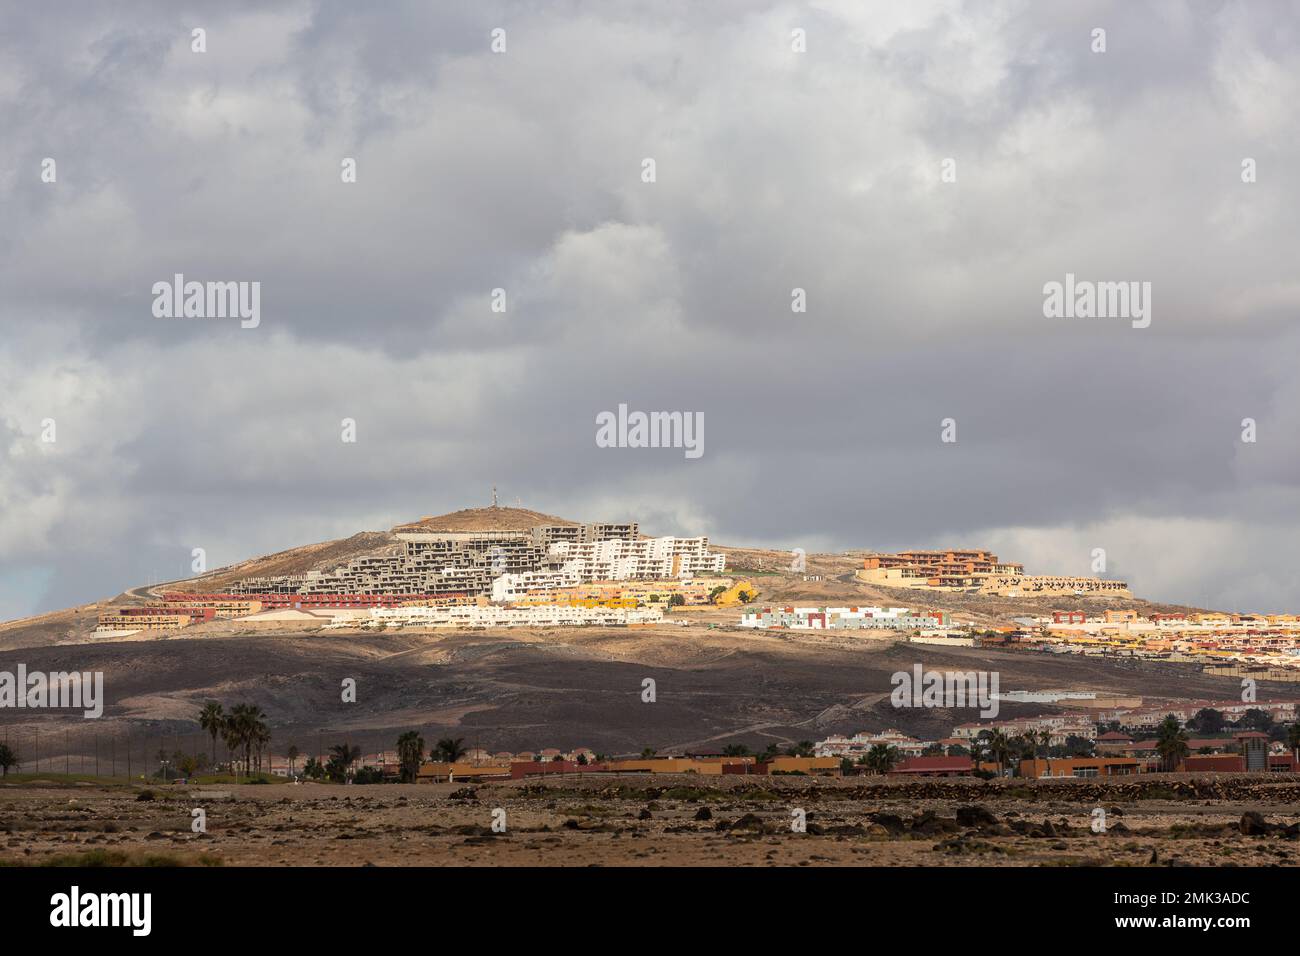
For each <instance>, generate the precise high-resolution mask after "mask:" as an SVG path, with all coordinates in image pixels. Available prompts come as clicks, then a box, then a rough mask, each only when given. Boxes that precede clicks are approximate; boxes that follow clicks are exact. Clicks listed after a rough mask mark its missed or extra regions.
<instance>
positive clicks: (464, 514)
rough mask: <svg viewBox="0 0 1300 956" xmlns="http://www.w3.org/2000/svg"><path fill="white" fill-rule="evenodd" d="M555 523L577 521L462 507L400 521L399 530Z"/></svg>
mask: <svg viewBox="0 0 1300 956" xmlns="http://www.w3.org/2000/svg"><path fill="white" fill-rule="evenodd" d="M545 524H557V525H565V526H566V527H573V526H574V525H576V524H578V522H577V521H570V520H569V519H568V518H558V517H556V516H555V515H548V514H543V513H542V512H540V511H529V510H528V509H527V508H498V507H495V506H494V507H491V508H463V509H461V510H460V511H453V512H451V513H450V514H445V515H436V516H429V515H426V516H425V517H423V518H421V519H420V520H419V521H411V522H408V523H406V524H399V525H398V526H397V527H395V528H393V532H394V533H396V532H399V531H528V530H529V529H531V528H536V527H537V526H538V525H545Z"/></svg>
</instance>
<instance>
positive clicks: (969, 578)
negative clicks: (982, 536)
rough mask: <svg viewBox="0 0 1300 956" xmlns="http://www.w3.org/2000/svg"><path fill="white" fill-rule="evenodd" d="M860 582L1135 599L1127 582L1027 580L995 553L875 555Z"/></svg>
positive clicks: (1020, 569)
mask: <svg viewBox="0 0 1300 956" xmlns="http://www.w3.org/2000/svg"><path fill="white" fill-rule="evenodd" d="M857 577H858V580H860V581H863V582H865V583H867V584H874V585H877V586H881V587H892V588H929V589H932V590H938V591H970V592H975V593H980V594H993V595H1001V596H1003V597H1021V596H1028V595H1051V594H1078V595H1087V594H1104V595H1109V596H1111V597H1131V596H1132V595H1131V593H1130V592H1129V589H1128V585H1127V584H1126V583H1125V582H1123V581H1109V580H1105V579H1103V578H1087V577H1071V576H1062V575H1027V574H1025V573H1024V566H1023V565H1020V564H1012V563H1007V562H1002V561H999V560H998V556H997V555H996V554H994V553H993V552H991V551H983V550H974V551H902V552H899V553H898V554H872V555H868V556H867V557H866V558H864V559H863V561H862V568H861V569H860V570H859V571H858V572H857Z"/></svg>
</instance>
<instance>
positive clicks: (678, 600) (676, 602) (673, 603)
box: [668, 593, 686, 607]
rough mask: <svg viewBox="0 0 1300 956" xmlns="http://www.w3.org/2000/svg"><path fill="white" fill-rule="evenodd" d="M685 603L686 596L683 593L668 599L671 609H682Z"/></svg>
mask: <svg viewBox="0 0 1300 956" xmlns="http://www.w3.org/2000/svg"><path fill="white" fill-rule="evenodd" d="M685 603H686V596H685V595H683V594H681V593H678V594H674V595H672V596H671V597H669V598H668V606H669V607H681V606H682V605H683V604H685Z"/></svg>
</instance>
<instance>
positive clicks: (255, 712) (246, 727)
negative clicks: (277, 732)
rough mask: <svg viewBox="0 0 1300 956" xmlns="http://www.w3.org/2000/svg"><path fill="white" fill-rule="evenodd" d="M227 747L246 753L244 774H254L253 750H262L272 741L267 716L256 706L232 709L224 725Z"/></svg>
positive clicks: (240, 705) (244, 705)
mask: <svg viewBox="0 0 1300 956" xmlns="http://www.w3.org/2000/svg"><path fill="white" fill-rule="evenodd" d="M223 726H224V735H225V738H226V746H227V747H229V748H230V749H231V750H233V751H235V752H236V753H238V752H239V751H240V750H242V751H243V753H244V772H245V773H252V772H253V748H254V747H257V748H258V750H259V752H260V750H261V748H262V747H263V746H264V745H265V744H266V742H267V741H268V740H270V739H271V736H270V731H269V730H267V727H266V714H264V713H262V709H261V708H260V707H258V706H257V705H256V704H236V705H235V706H234V707H232V708H231V709H230V713H229V714H228V715H227V716H226V719H225V723H224V725H223Z"/></svg>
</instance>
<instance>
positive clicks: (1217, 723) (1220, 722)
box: [1187, 707, 1228, 734]
mask: <svg viewBox="0 0 1300 956" xmlns="http://www.w3.org/2000/svg"><path fill="white" fill-rule="evenodd" d="M1187 726H1188V727H1190V728H1191V729H1192V730H1195V731H1196V732H1197V733H1201V734H1221V733H1223V730H1224V728H1225V727H1227V726H1228V721H1227V719H1226V718H1225V717H1224V716H1223V711H1221V710H1215V709H1214V708H1213V707H1202V708H1201V709H1200V710H1198V711H1197V712H1196V715H1195V716H1194V717H1193V718H1192V719H1191V720H1189V721H1188V722H1187Z"/></svg>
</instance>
